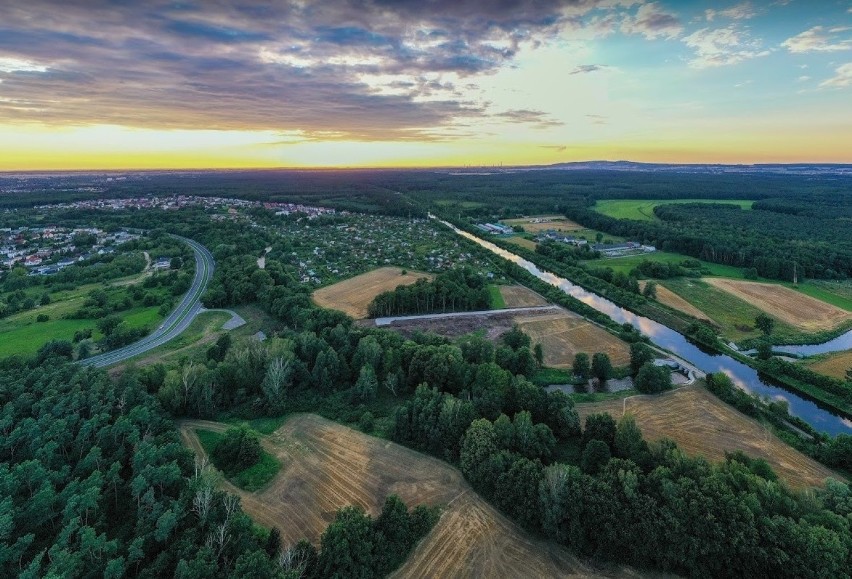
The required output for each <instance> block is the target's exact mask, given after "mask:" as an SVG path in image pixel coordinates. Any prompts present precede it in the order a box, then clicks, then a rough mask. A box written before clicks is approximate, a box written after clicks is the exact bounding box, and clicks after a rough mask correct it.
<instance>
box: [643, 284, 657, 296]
mask: <svg viewBox="0 0 852 579" xmlns="http://www.w3.org/2000/svg"><path fill="white" fill-rule="evenodd" d="M642 295H643V296H645V297H646V298H648V299H651V300H655V299H657V283H656V282H653V281H649V282H648V283H646V284H645V289H643V290H642Z"/></svg>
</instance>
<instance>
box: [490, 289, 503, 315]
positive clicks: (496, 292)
mask: <svg viewBox="0 0 852 579" xmlns="http://www.w3.org/2000/svg"><path fill="white" fill-rule="evenodd" d="M488 298H489V301H490V304H491V309H492V310H502V309H504V308H505V307H506V300H504V299H503V294H501V293H500V286H496V285H494V284H491V285H489V286H488Z"/></svg>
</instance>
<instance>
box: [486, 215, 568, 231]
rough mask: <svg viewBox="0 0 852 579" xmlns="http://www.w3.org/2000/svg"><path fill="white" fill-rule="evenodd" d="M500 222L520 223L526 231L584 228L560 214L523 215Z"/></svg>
mask: <svg viewBox="0 0 852 579" xmlns="http://www.w3.org/2000/svg"><path fill="white" fill-rule="evenodd" d="M501 223H505V224H506V225H509V226H513V227H514V226H515V225H520V226H521V227H523V228H524V231H526V232H527V233H541V232H542V231H549V230H553V231H579V230H581V229H585V227H583V226H582V225H580V224H579V223H574V222H573V221H571V220H570V219H566V218H564V217H562V216H561V215H542V216H538V217H524V218H523V219H504V220H502V222H501Z"/></svg>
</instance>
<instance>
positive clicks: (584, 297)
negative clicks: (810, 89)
mask: <svg viewBox="0 0 852 579" xmlns="http://www.w3.org/2000/svg"><path fill="white" fill-rule="evenodd" d="M438 221H439V222H440V223H442V224H444V225H446V226H447V227H449V228H450V229H452V230H453V231H455V232H456V233H458V234H459V235H461V236H462V237H465V238H467V239H469V240H471V241H473V242H475V243H477V244H479V245H480V246H482V247H484V248H486V249H488V250H490V251H492V252H494V253H496V254H497V255H499V256H500V257H503V258H505V259H508V260H509V261H511V262H513V263H516V264H517V265H519V266H521V267H523V268H524V269H526V270H527V271H528V272H530V273H531V274H533V275H534V276H536V277H537V278H538V279H540V280H542V281H544V282H546V283H549V284H550V285H553V286H556V287H558V288H559V289H561V290H562V291H564V292H565V293H567V294H569V295H571V296H572V297H574V298H576V299H578V300H580V301H581V302H583V303H585V304H588V305H589V306H591V307H593V308H595V309H596V310H598V311H599V312H602V313H604V314H606V315H608V316H609V317H610V318H612V319H613V320H615V321H616V322H618V323H620V324H623V323H625V322H627V323H629V324H630V325H632V326H633V327H634V328H636V329H638V330H639V331H640V332H641V333H642V334H643V335H645V336H648V337H649V338H650V339H651V341H652V342H654V343H655V344H657V345H658V346H660V347H662V348H665V349H667V350H669V351H670V352H673V353H674V354H676V355H678V356H680V357H681V358H684V359H685V360H687V361H689V362H691V363H692V364H694V365H695V366H696V367H697V368H699V369H701V370H702V371H704V372H708V373H709V372H724V373H725V374H727V375H728V376H730V377H731V380H733V382H734V384H736V385H737V386H739V387H740V388H743V389H744V390H748V391H749V392H752V393H754V394H757V395H759V396H763V397H766V398H771V399H774V400H786V401H787V404H788V405H789V408H790V414H792V415H793V416H797V417H799V418H801V419H802V420H804V421H805V422H807V423H808V424H810V425H811V426H813V427H814V429H816V430H818V431H820V432H825V433H827V434H831V435H837V434H852V420H850V419H849V418H846V417H843V416H839V415H837V414H835V413H834V412H832V411H831V410H829V409H827V408H824V407H822V406H820V405H818V404H817V403H816V402H814V401H812V400H809V399H807V398H804V397H803V396H801V395H800V394H798V393H795V392H791V391H789V390H787V389H785V388H784V387H783V386H781V385H780V384H776V383H774V382H771V381H769V380H767V379H765V378H762V377H761V376H760V375H759V374H758V373H757V370H755V369H754V368H751V367H750V366H747V365H745V364H743V363H742V362H739V361H737V360H735V359H733V358H731V357H730V356H726V355H724V354H715V353H708V352H705V351H704V350H702V349H701V348H699V347H698V346H696V345H695V344H693V343H691V342H689V341H688V340H687V339H686V338H685V337H684V336H683V335H681V334H679V333H678V332H676V331H674V330H672V329H671V328H669V327H667V326H664V325H663V324H660V323H658V322H655V321H653V320H650V319H648V318H645V317H642V316H639V315H637V314H634V313H633V312H631V311H629V310H625V309H624V308H622V307H619V306H617V305H615V304H614V303H612V302H611V301H609V300H607V299H605V298H602V297H600V296H599V295H596V294H593V293H591V292H589V291H586V290H585V289H583V288H581V287H580V286H577V285H574V284H573V283H571V282H570V281H568V280H566V279H564V278H561V277H559V276H557V275H554V274H552V273H550V272H547V271H543V270H541V269H539V268H538V266H536V265H535V264H534V263H532V262H530V261H528V260H526V259H524V258H522V257H520V256H518V255H515V254H514V253H512V252H510V251H506V250H505V249H503V248H501V247H497V246H496V245H494V244H493V243H491V242H489V241H485V240H484V239H481V238H479V237H477V236H475V235H472V234H470V233H468V232H466V231H462V230H461V229H458V228H457V227H455V226H454V225H453V224H452V223H448V222H446V221H442V220H438ZM843 346H846V347H847V348H848V347H852V331H850V332H847V333H846V334H843V335H842V336H840V337H838V338H835V339H834V340H831V341H830V342H826V343H825V344H820V345H818V346H779V347H778V348H777V349H778V350H786V351H790V352H793V351H796V352H799V353H801V354H809V353H818V352H830V351H833V350H832V349H831V348H834V349H845V348H844V347H843ZM811 348H813V350H810V349H811Z"/></svg>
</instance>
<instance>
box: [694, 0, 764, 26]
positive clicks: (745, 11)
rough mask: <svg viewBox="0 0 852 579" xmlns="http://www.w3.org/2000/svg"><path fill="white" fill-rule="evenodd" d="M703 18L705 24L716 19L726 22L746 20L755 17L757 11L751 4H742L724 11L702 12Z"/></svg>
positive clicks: (708, 10) (709, 10) (710, 10)
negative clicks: (705, 19)
mask: <svg viewBox="0 0 852 579" xmlns="http://www.w3.org/2000/svg"><path fill="white" fill-rule="evenodd" d="M704 16H705V18H707V22H712V21H713V20H714V19H716V18H722V19H728V20H748V19H750V18H754V17H755V16H757V10H756V9H755V7H754V6H753V5H752V3H751V2H743V3H741V4H737V5H736V6H731V7H730V8H725V9H724V10H714V9H712V8H709V9H707V10H705V11H704Z"/></svg>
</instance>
